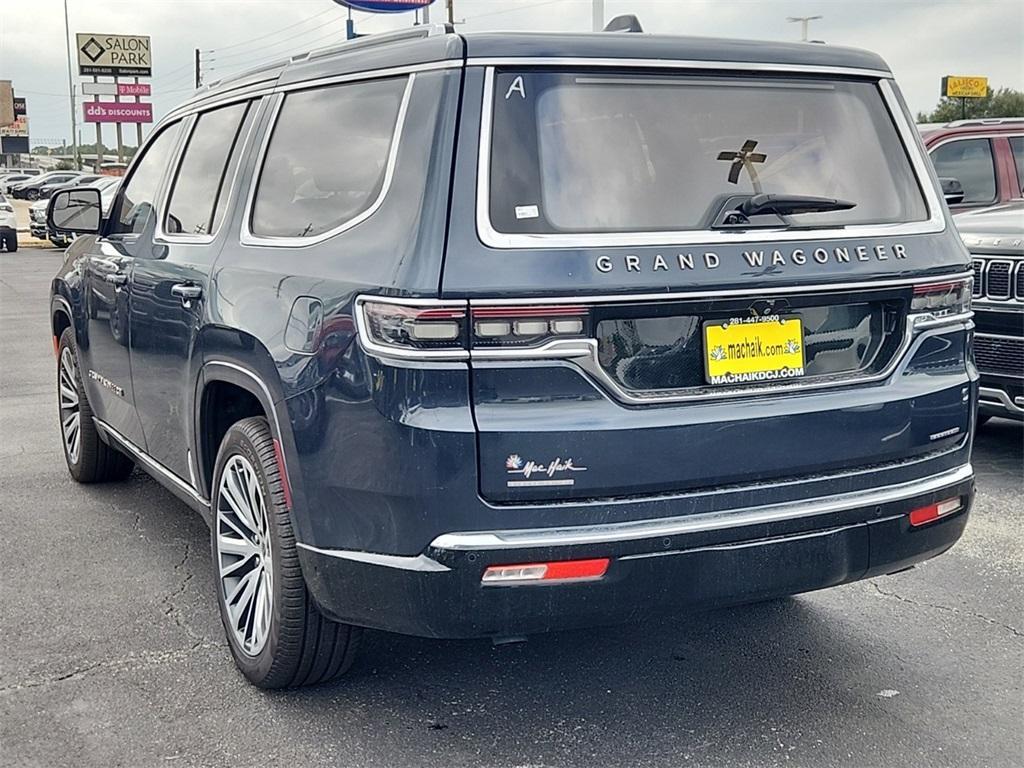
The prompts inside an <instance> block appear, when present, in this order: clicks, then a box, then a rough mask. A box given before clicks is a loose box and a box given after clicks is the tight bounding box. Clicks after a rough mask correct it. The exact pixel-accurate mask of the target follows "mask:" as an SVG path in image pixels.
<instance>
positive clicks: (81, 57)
mask: <svg viewBox="0 0 1024 768" xmlns="http://www.w3.org/2000/svg"><path fill="white" fill-rule="evenodd" d="M75 46H76V48H77V49H78V73H79V74H80V75H113V76H114V77H121V76H127V77H150V76H151V75H152V74H153V58H152V55H151V52H150V47H149V35H101V34H93V33H90V32H78V33H76V34H75Z"/></svg>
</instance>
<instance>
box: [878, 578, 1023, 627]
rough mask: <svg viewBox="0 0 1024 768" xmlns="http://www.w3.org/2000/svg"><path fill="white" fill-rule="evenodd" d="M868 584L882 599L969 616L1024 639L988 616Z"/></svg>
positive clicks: (1006, 625) (1004, 624) (1007, 625)
mask: <svg viewBox="0 0 1024 768" xmlns="http://www.w3.org/2000/svg"><path fill="white" fill-rule="evenodd" d="M868 582H869V583H870V584H871V586H873V587H874V588H875V591H876V592H877V593H878V594H880V595H882V596H883V597H891V598H894V599H896V600H899V601H900V602H903V603H909V604H910V605H917V606H921V607H924V608H934V609H935V610H937V611H945V612H946V613H952V614H954V615H956V616H969V617H970V618H973V619H979V620H980V621H984V622H986V623H988V624H992V625H993V626H996V627H1000V628H1001V629H1005V630H1007V631H1008V632H1010V633H1011V634H1012V635H1014V636H1015V637H1024V632H1021V631H1020V630H1019V629H1017V628H1016V627H1013V626H1011V625H1009V624H1006V623H1004V622H1002V621H999V620H998V619H993V618H991V617H990V616H986V615H985V614H983V613H978V612H976V611H964V610H961V609H960V608H954V607H952V606H950V605H941V604H939V603H929V602H927V601H925V600H914V599H913V598H910V597H906V596H904V595H901V594H899V593H898V592H895V591H888V590H885V589H882V587H881V586H880V585H879V584H878V582H876V581H875V580H874V579H868Z"/></svg>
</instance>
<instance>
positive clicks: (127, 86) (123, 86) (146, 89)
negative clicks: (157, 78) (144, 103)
mask: <svg viewBox="0 0 1024 768" xmlns="http://www.w3.org/2000/svg"><path fill="white" fill-rule="evenodd" d="M151 91H152V88H151V87H150V85H149V83H118V84H117V95H118V96H150V95H152V93H151Z"/></svg>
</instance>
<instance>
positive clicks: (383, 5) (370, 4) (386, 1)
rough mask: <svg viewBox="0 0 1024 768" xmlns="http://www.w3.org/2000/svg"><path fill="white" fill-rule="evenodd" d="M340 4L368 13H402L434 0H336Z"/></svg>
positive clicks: (424, 5) (421, 6) (423, 6)
mask: <svg viewBox="0 0 1024 768" xmlns="http://www.w3.org/2000/svg"><path fill="white" fill-rule="evenodd" d="M334 2H336V3H337V4H338V5H344V6H345V7H346V8H351V9H352V10H354V11H366V12H367V13H402V12H404V11H415V10H418V9H420V8H425V7H427V6H428V5H430V4H431V3H432V2H434V0H334Z"/></svg>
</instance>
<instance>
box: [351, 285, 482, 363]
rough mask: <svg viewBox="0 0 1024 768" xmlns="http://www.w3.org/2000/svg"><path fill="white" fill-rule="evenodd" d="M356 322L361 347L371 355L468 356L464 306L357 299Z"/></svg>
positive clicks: (412, 301) (458, 357) (457, 357)
mask: <svg viewBox="0 0 1024 768" xmlns="http://www.w3.org/2000/svg"><path fill="white" fill-rule="evenodd" d="M356 322H357V324H358V327H359V333H360V336H361V337H362V340H363V344H364V345H365V346H366V347H367V348H368V349H369V350H370V351H378V352H386V353H389V354H392V355H395V356H398V357H402V356H409V357H444V358H450V359H462V358H465V357H468V356H469V353H468V351H467V349H466V307H465V305H464V304H458V303H452V304H450V305H447V304H442V303H440V302H433V301H430V302H426V301H424V302H417V301H416V300H409V301H403V302H401V303H399V302H392V301H391V300H386V301H385V300H381V299H379V298H373V299H370V298H365V299H364V298H360V299H359V300H357V302H356Z"/></svg>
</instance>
